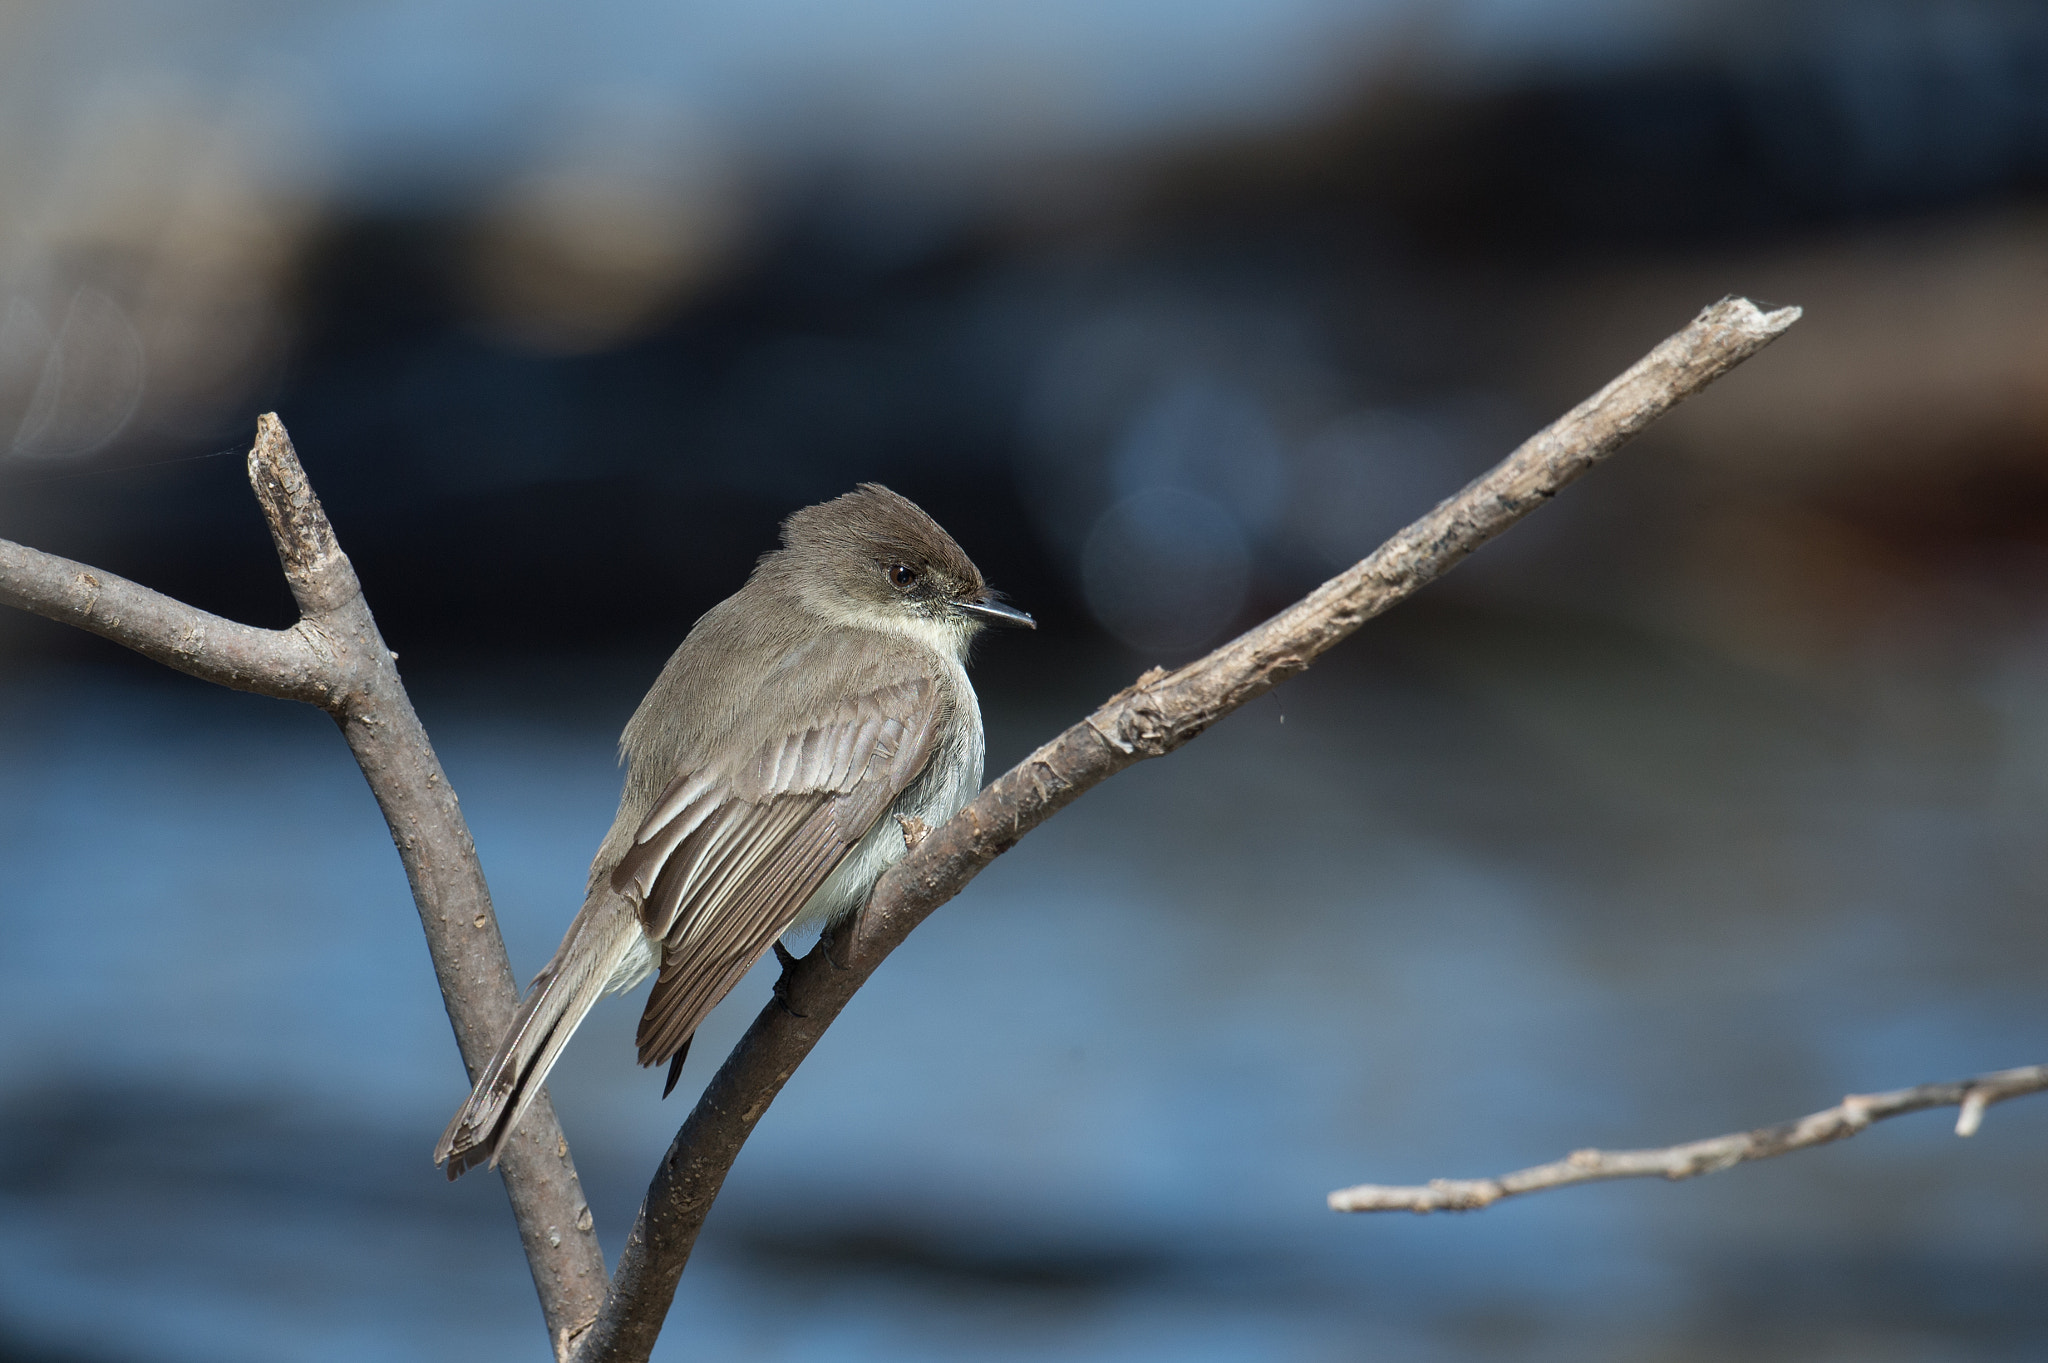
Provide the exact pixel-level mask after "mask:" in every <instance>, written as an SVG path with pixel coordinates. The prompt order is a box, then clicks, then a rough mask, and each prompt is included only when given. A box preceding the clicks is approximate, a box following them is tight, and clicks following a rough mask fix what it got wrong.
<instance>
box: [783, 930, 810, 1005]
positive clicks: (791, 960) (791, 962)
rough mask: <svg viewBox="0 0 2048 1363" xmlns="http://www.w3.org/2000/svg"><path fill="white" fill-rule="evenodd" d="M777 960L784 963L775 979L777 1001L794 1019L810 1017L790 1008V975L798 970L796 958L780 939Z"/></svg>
mask: <svg viewBox="0 0 2048 1363" xmlns="http://www.w3.org/2000/svg"><path fill="white" fill-rule="evenodd" d="M775 959H776V960H777V961H780V962H781V963H782V973H781V974H780V975H777V976H776V977H775V1001H776V1002H777V1003H779V1004H781V1005H782V1010H783V1011H784V1012H785V1013H788V1014H789V1015H790V1016H791V1017H793V1018H807V1017H809V1016H810V1014H809V1013H804V1012H799V1011H798V1010H797V1009H795V1008H793V1007H791V1006H790V1002H789V973H790V972H791V971H792V970H795V969H796V957H794V956H792V955H790V954H789V948H788V947H786V946H784V945H782V940H781V939H780V938H777V939H776V942H775Z"/></svg>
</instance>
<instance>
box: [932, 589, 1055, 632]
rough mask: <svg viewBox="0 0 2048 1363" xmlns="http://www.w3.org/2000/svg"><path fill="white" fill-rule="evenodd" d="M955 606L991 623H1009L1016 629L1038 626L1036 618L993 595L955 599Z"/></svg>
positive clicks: (1035, 627) (956, 608)
mask: <svg viewBox="0 0 2048 1363" xmlns="http://www.w3.org/2000/svg"><path fill="white" fill-rule="evenodd" d="M953 607H954V609H955V610H959V611H962V612H965V613H966V614H968V615H971V616H973V617H975V618H976V619H977V620H986V621H987V622H988V623H989V624H991V625H1008V626H1010V627H1012V628H1014V629H1037V628H1038V622H1037V621H1036V620H1033V619H1032V618H1031V617H1030V616H1029V615H1026V614H1025V613H1024V612H1023V611H1020V610H1018V609H1017V608H1016V607H1015V606H1012V605H1010V604H1008V603H1007V602H1004V601H1000V600H998V599H997V598H996V597H995V596H993V595H989V596H984V597H982V598H981V600H979V601H955V602H954V603H953Z"/></svg>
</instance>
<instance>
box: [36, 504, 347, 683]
mask: <svg viewBox="0 0 2048 1363" xmlns="http://www.w3.org/2000/svg"><path fill="white" fill-rule="evenodd" d="M0 605H8V606H18V607H20V608H21V609H22V610H25V611H34V612H35V613H36V614H37V615H43V616H48V617H49V618H50V619H52V620H55V621H57V622H58V623H59V624H64V625H76V626H78V628H80V629H83V630H90V631H91V632H92V633H94V634H98V635H101V636H103V637H105V638H108V639H112V640H113V641H114V642H115V643H117V644H123V645H126V646H127V647H129V648H132V649H134V650H135V651H136V652H137V653H140V654H142V655H143V656H145V657H148V658H153V659H155V660H156V661H157V662H160V663H162V664H163V665H164V666H166V667H174V668H176V669H177V670H178V671H180V672H186V673H190V674H191V675H192V676H195V677H198V678H200V679H201V680H202V681H210V682H215V683H217V684H219V685H221V686H226V687H231V688H233V689H234V690H237V691H255V692H258V693H260V694H262V695H266V696H277V697H280V698H282V699H285V700H303V701H306V702H307V703H309V704H312V705H319V706H322V707H323V708H324V707H325V706H326V705H327V704H329V702H330V700H331V697H330V695H329V694H328V692H327V689H326V688H327V679H328V672H329V669H328V665H327V660H326V659H324V658H322V657H321V656H320V655H319V654H318V653H317V652H316V651H315V649H314V648H313V647H312V646H311V642H310V641H309V640H308V639H307V637H306V635H305V633H304V632H303V631H302V630H300V629H299V628H297V627H294V628H292V629H257V628H256V627H255V626H253V625H242V624H237V623H236V622H235V621H233V620H223V619H222V618H221V617H220V616H218V615H211V614H208V613H207V612H206V611H203V610H199V609H197V608H196V607H193V606H188V605H186V604H185V603H184V602H182V601H174V600H172V599H171V598H170V597H168V596H164V595H163V594H161V593H159V592H153V591H151V590H150V589H149V588H147V587H141V586H137V585H136V584H135V583H133V582H130V581H128V579H126V578H124V577H116V576H115V575H114V574H112V573H108V572H102V571H101V570H100V569H98V568H89V567H87V566H86V565H85V564H83V563H73V562H72V561H71V560H70V559H68V558H59V557H57V556H56V555H55V554H45V553H42V552H41V551H39V550H35V549H29V548H25V547H23V546H22V545H19V544H15V543H13V542H12V541H9V540H0Z"/></svg>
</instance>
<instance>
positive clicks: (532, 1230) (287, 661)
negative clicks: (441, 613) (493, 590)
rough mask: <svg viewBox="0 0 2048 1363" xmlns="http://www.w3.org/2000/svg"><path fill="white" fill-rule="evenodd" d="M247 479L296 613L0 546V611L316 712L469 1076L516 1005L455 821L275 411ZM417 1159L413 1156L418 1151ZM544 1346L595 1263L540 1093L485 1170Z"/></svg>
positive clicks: (557, 1334) (580, 1314) (469, 851)
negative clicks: (248, 621)
mask: <svg viewBox="0 0 2048 1363" xmlns="http://www.w3.org/2000/svg"><path fill="white" fill-rule="evenodd" d="M249 482H250V484H251V486H252V487H254V489H255V491H256V496H257V500H258V501H259V502H260V503H261V505H262V507H263V512H264V516H265V518H266V519H267V520H268V521H269V523H270V531H271V537H272V539H273V540H274V541H275V542H276V544H277V552H278V558H279V560H280V561H281V563H282V564H283V566H284V571H285V577H286V579H287V580H288V581H289V582H290V584H291V588H292V595H293V596H294V597H295V598H296V599H297V601H298V603H299V608H300V610H301V612H302V617H301V619H300V620H299V622H298V623H297V624H296V625H294V626H292V627H291V628H290V629H288V630H264V629H254V628H251V627H250V626H247V625H241V624H236V623H235V622H233V621H231V620H223V619H221V618H220V617H219V616H215V615H209V614H207V613H206V612H205V611H201V610H196V609H194V608H193V607H191V606H187V605H185V604H184V603H182V602H179V601H174V600H172V599H171V598H170V597H167V596H163V595H161V594H159V593H157V592H153V591H150V590H149V589H147V588H145V587H140V586H137V585H136V584H134V583H132V582H128V581H126V580H124V579H122V578H119V577H116V576H114V575H113V574H111V573H103V572H100V571H98V570H97V569H93V568H88V567H86V566H84V565H82V564H77V563H73V562H71V561H69V560H67V559H62V558H58V557H56V556H55V555H52V554H44V553H40V552H38V551H36V550H33V549H28V548H24V547H23V546H21V545H18V544H12V543H9V542H7V541H4V540H0V602H4V603H6V604H8V605H14V606H20V607H22V608H24V609H27V610H32V611H35V612H37V613H38V614H41V615H46V616H48V617H50V618H51V619H53V620H58V621H61V622H63V623H66V624H73V625H77V626H79V627H80V628H82V629H89V630H91V631H93V632H94V633H96V634H100V635H104V636H105V637H107V638H109V639H112V640H113V641H114V642H116V643H119V644H124V645H126V646H128V647H129V648H132V649H135V650H136V651H137V652H140V653H142V654H144V655H145V656H147V657H150V658H154V659H156V660H157V661H158V662H161V663H164V664H166V665H168V666H170V667H175V668H177V669H178V670H179V671H181V672H188V673H190V674H192V675H193V676H195V677H200V678H203V679H205V680H207V681H212V682H218V683H220V684H221V685H223V686H231V687H234V688H236V689H237V690H243V691H255V692H259V693H261V694H264V695H270V696H278V697H282V698H285V699H289V700H302V701H306V702H308V703H310V704H314V705H318V706H319V707H320V708H322V709H323V710H326V711H327V712H328V713H329V714H331V715H333V716H334V718H335V721H336V722H337V723H339V724H340V726H341V729H342V732H343V734H344V735H345V736H346V737H347V739H348V743H349V747H350V748H351V749H352V750H354V752H355V756H356V761H357V762H358V763H359V764H360V765H361V767H362V770H363V776H364V777H365V779H367V780H368V781H369V784H370V790H371V792H372V793H373V794H374V795H375V796H376V797H377V803H378V805H379V806H380V807H381V808H382V809H383V811H384V819H385V822H386V824H387V825H388V826H389V827H390V830H391V838H392V841H393V843H395V844H396V845H397V848H398V854H399V857H400V859H401V860H402V861H403V862H404V863H405V873H406V879H407V880H408V881H409V882H410V883H411V885H412V892H413V900H414V902H415V904H416V905H417V906H418V908H419V914H420V924H421V926H422V927H423V928H424V929H425V930H426V935H427V946H428V950H429V951H430V953H431V954H432V956H433V960H434V970H435V973H436V975H437V976H438V977H439V978H440V982H441V993H442V997H443V999H444V1001H445V1002H446V1004H447V1007H448V1018H449V1021H450V1022H451V1023H453V1024H454V1027H455V1037H456V1041H457V1043H458V1045H459V1046H460V1047H461V1050H462V1056H463V1061H464V1063H465V1064H467V1065H468V1066H469V1067H470V1070H471V1072H472V1074H474V1072H475V1070H476V1068H477V1067H478V1066H480V1065H482V1064H484V1063H485V1062H487V1061H488V1060H489V1059H490V1055H491V1050H492V1048H493V1047H494V1046H495V1045H496V1044H497V1041H498V1037H499V1035H500V1034H501V1033H502V1032H503V1031H504V1029H505V1027H506V1026H507V1025H508V1024H509V1023H510V1022H511V1019H512V1015H513V1012H514V1010H515V1009H516V1008H517V1006H518V1002H519V990H518V987H517V985H516V984H515V983H514V981H513V978H512V966H511V962H510V960H509V959H508V958H507V956H506V954H505V944H504V940H503V938H501V937H500V936H499V933H498V924H497V918H496V916H495V915H494V914H493V913H492V911H491V899H490V891H489V889H488V888H487V887H486V885H485V884H484V878H483V871H482V869H481V868H480V867H479V866H478V864H477V859H476V847H475V844H474V843H473V842H472V841H471V840H470V835H469V827H468V824H467V823H466V822H465V820H464V819H463V817H462V810H461V808H460V806H459V805H458V804H457V803H456V799H455V792H454V791H453V790H452V789H450V788H449V785H448V779H447V776H446V775H445V774H444V773H443V772H442V770H441V764H440V760H439V759H438V758H437V757H436V756H435V755H434V750H433V746H432V745H431V744H430V743H429V742H428V741H427V735H426V730H425V729H424V728H422V727H421V725H420V721H419V716H418V715H417V714H415V713H414V711H413V708H412V701H411V699H410V698H409V697H408V696H407V695H406V691H405V684H404V683H403V682H402V681H400V680H399V677H398V668H397V665H396V664H395V662H394V661H393V659H392V656H391V651H390V650H389V649H388V648H386V647H385V646H384V640H383V637H382V636H381V635H380V634H379V633H378V632H377V622H376V620H375V619H374V618H372V616H371V614H370V607H369V603H368V602H366V601H365V600H364V599H363V594H362V589H361V587H360V586H359V585H358V584H357V581H356V575H355V570H354V568H352V567H351V566H350V564H349V561H348V557H347V555H345V554H343V553H342V551H341V546H340V545H339V544H338V543H337V542H336V540H335V537H334V531H333V529H332V527H331V526H329V525H328V523H327V516H326V513H325V512H324V511H322V510H321V507H320V501H319V498H317V497H315V496H314V495H313V490H312V487H311V486H310V484H308V482H307V480H306V474H305V470H304V469H302V468H301V467H300V466H299V461H298V456H297V455H296V454H294V453H293V451H292V445H291V440H290V438H289V437H288V436H287V435H286V434H285V430H284V426H283V424H282V423H280V422H279V421H278V419H277V417H276V416H275V415H266V416H264V417H262V418H261V419H260V420H259V421H258V423H257V435H256V443H255V445H254V447H253V448H252V449H251V450H250V452H249ZM420 1153H421V1157H422V1158H425V1155H426V1147H425V1146H424V1145H423V1146H422V1147H421V1152H420ZM499 1170H500V1172H501V1173H502V1174H503V1175H504V1178H505V1186H506V1191H507V1192H508V1194H509V1195H510V1197H511V1200H512V1208H513V1213H514V1216H515V1218H516V1219H517V1221H518V1223H519V1234H520V1238H521V1240H522V1241H523V1242H524V1243H525V1246H526V1254H527V1260H528V1262H529V1264H530V1265H531V1266H532V1269H533V1278H534V1286H535V1288H536V1289H537V1291H538V1293H539V1296H540V1302H541V1309H542V1313H543V1314H544V1315H545V1316H546V1318H547V1322H548V1330H549V1334H550V1336H551V1337H552V1338H553V1339H554V1341H555V1343H556V1348H557V1349H558V1350H560V1349H562V1348H565V1347H566V1341H567V1339H568V1338H569V1336H570V1335H571V1334H572V1333H573V1332H574V1331H575V1330H577V1329H579V1328H581V1327H582V1326H584V1325H585V1324H587V1323H588V1322H589V1321H590V1320H591V1318H592V1317H593V1316H595V1315H596V1313H597V1308H598V1305H599V1303H600V1301H601V1300H602V1296H603V1292H604V1256H603V1254H602V1252H601V1251H600V1250H599V1249H598V1245H597V1237H596V1234H595V1233H594V1231H593V1230H592V1228H591V1221H590V1210H589V1207H588V1206H587V1205H586V1204H585V1202H584V1198H583V1193H582V1189H581V1187H580V1186H579V1185H578V1183H577V1179H576V1169H575V1165H574V1164H573V1163H572V1162H571V1161H570V1159H569V1147H568V1144H567V1142H566V1141H564V1140H563V1138H562V1134H561V1128H560V1126H559V1125H558V1124H557V1123H556V1121H555V1115H554V1109H553V1108H552V1107H551V1106H549V1105H548V1101H547V1097H546V1095H545V1094H543V1095H542V1096H541V1097H540V1098H538V1099H537V1100H536V1101H535V1102H534V1105H533V1107H532V1108H531V1109H530V1110H529V1111H528V1113H527V1116H526V1118H525V1120H524V1121H523V1122H521V1124H520V1128H519V1132H518V1135H517V1139H516V1140H515V1141H514V1143H513V1144H512V1145H511V1146H510V1147H508V1148H507V1150H506V1152H505V1155H504V1157H503V1159H502V1160H501V1161H500V1163H499Z"/></svg>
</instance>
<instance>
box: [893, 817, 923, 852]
mask: <svg viewBox="0 0 2048 1363" xmlns="http://www.w3.org/2000/svg"><path fill="white" fill-rule="evenodd" d="M896 823H897V825H898V826H899V827H901V828H902V829H903V845H904V847H905V848H907V849H909V850H910V851H913V852H915V851H916V850H917V845H918V844H919V843H921V842H923V841H924V840H925V838H926V837H927V836H928V835H929V834H930V833H931V831H932V830H931V829H929V828H927V827H926V826H925V822H924V820H923V819H920V818H918V817H917V815H915V814H898V815H897V816H896Z"/></svg>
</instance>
